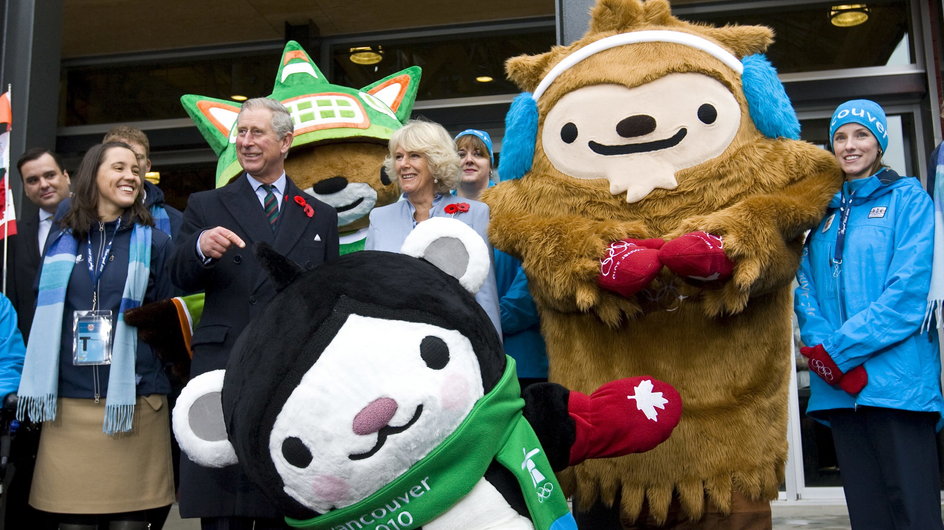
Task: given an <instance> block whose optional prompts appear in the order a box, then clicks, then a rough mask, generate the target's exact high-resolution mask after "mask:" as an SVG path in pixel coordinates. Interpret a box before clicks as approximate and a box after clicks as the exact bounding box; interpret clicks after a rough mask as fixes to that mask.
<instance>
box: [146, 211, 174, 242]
mask: <svg viewBox="0 0 944 530" xmlns="http://www.w3.org/2000/svg"><path fill="white" fill-rule="evenodd" d="M151 217H153V218H154V226H155V227H157V229H158V230H160V231H161V232H164V233H165V234H167V235H169V236H170V237H171V239H173V237H174V234H171V233H170V216H169V215H167V209H166V208H164V207H163V206H161V205H159V204H153V205H151Z"/></svg>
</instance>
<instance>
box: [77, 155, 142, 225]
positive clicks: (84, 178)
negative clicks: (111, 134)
mask: <svg viewBox="0 0 944 530" xmlns="http://www.w3.org/2000/svg"><path fill="white" fill-rule="evenodd" d="M109 149H127V150H129V151H131V153H132V154H134V150H133V149H131V146H130V145H128V144H126V143H124V142H107V143H104V144H96V145H93V146H92V148H91V149H89V150H88V152H87V153H85V157H83V158H82V163H81V164H79V169H78V170H77V171H76V172H75V175H73V176H72V203H71V205H70V208H69V212H68V213H66V215H65V216H64V217H63V218H62V226H64V227H66V228H70V229H72V233H73V234H75V236H76V237H78V238H84V237H85V236H86V235H87V234H88V232H89V230H90V229H91V228H92V226H93V225H94V224H95V223H98V222H99V218H98V181H97V177H98V170H99V168H101V166H102V162H103V161H104V160H105V153H107V152H108V150H109ZM138 178H140V179H141V188H140V191H139V193H138V198H137V199H136V200H135V201H134V204H132V205H131V206H130V207H128V208H126V209H125V211H124V213H122V214H121V223H122V224H123V225H124V224H126V223H127V224H128V225H131V224H135V223H137V224H142V225H146V226H154V219H153V218H152V217H151V212H150V211H149V210H148V209H147V207H146V206H144V176H143V175H139V177H138Z"/></svg>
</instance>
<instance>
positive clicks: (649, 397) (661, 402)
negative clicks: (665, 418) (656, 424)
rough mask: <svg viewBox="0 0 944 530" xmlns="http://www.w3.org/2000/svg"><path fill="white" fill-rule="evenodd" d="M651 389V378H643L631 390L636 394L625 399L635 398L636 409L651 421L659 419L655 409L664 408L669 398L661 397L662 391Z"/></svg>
mask: <svg viewBox="0 0 944 530" xmlns="http://www.w3.org/2000/svg"><path fill="white" fill-rule="evenodd" d="M652 389H653V386H652V380H650V379H645V380H643V381H641V382H640V383H639V384H638V385H636V386H635V387H633V391H635V393H636V394H635V395H629V396H626V399H635V400H636V409H637V410H641V411H642V413H643V414H645V415H646V418H648V419H650V420H652V421H659V413H658V412H657V411H656V409H657V408H659V409H663V410H664V409H665V404H666V403H668V402H669V400H668V399H665V398H664V397H662V392H653V391H652Z"/></svg>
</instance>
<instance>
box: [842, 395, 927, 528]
mask: <svg viewBox="0 0 944 530" xmlns="http://www.w3.org/2000/svg"><path fill="white" fill-rule="evenodd" d="M824 415H825V416H827V417H828V419H829V421H830V424H831V427H832V433H833V440H834V442H835V444H836V456H837V458H838V460H839V472H840V475H841V476H842V488H843V491H844V492H845V494H846V507H847V508H848V510H849V520H850V522H851V523H852V528H853V529H854V530H868V529H873V528H874V529H876V530H879V529H881V530H886V529H903V528H914V529H921V530H940V529H942V528H944V525H942V523H941V479H940V472H939V471H938V458H937V443H936V435H935V429H934V426H935V423H936V422H937V419H938V415H937V414H934V413H930V412H913V411H907V410H896V409H886V408H878V407H858V408H856V409H840V410H833V411H828V412H826V413H824Z"/></svg>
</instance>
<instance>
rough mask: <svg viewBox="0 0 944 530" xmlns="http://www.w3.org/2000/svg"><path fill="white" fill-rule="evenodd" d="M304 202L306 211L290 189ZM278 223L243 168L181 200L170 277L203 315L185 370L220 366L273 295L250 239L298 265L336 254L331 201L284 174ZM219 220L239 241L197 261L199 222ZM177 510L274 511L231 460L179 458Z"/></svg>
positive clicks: (198, 513) (194, 513)
mask: <svg viewBox="0 0 944 530" xmlns="http://www.w3.org/2000/svg"><path fill="white" fill-rule="evenodd" d="M296 196H298V197H302V198H303V199H304V200H305V201H306V202H307V203H308V204H309V205H310V206H311V207H312V208H314V215H313V216H312V217H308V216H307V215H306V214H305V212H304V208H303V207H302V206H301V205H299V204H297V203H296V201H295V197H296ZM284 197H285V198H284V201H283V202H282V205H281V211H282V213H281V215H280V217H279V221H278V229H277V230H276V231H275V232H274V233H273V231H272V227H271V226H270V225H269V221H268V220H267V219H266V217H265V213H264V212H263V209H262V205H261V204H260V203H259V199H258V198H257V197H256V193H255V191H253V189H252V186H250V184H249V182H248V180H247V179H246V177H245V175H243V176H240V177H239V178H237V179H235V180H234V181H233V182H231V183H229V184H227V185H226V186H224V187H222V188H219V189H215V190H210V191H204V192H199V193H195V194H193V195H191V196H190V199H189V200H188V202H187V209H186V210H185V211H184V224H183V227H181V231H180V235H179V236H178V237H175V238H174V240H175V251H174V257H173V258H172V260H171V280H172V281H173V282H174V283H175V284H176V285H177V286H178V287H179V288H180V289H183V290H184V291H186V292H194V291H201V290H202V291H205V292H206V301H205V302H204V308H203V316H202V317H201V318H200V323H199V324H198V325H197V328H196V329H195V330H194V333H193V339H192V341H191V346H192V349H193V362H192V364H191V369H190V373H191V375H192V376H196V375H199V374H202V373H204V372H207V371H210V370H216V369H221V368H225V367H226V361H227V359H228V358H229V352H230V350H231V349H232V347H233V343H234V342H235V341H236V337H237V336H238V335H239V333H240V332H241V331H242V330H243V329H244V328H245V327H246V325H247V324H248V323H249V321H250V320H251V319H252V318H253V317H255V316H256V315H258V314H259V313H260V312H261V311H263V310H264V308H265V305H266V303H267V302H268V301H269V300H271V299H272V297H273V296H275V293H276V291H275V285H274V283H273V282H272V281H271V280H270V278H269V275H268V273H267V272H266V271H264V270H263V269H262V267H261V265H260V264H259V262H258V261H257V260H256V257H255V254H254V253H253V243H256V242H259V241H265V242H267V243H269V244H271V245H272V246H273V248H274V249H275V250H276V251H278V252H279V253H281V254H282V255H284V256H286V257H288V258H289V259H291V260H293V261H294V262H295V263H297V264H298V265H300V266H301V267H303V268H305V269H312V268H314V267H316V266H317V265H319V264H321V263H323V262H325V261H328V260H332V259H334V258H336V257H337V256H338V216H337V213H336V212H335V210H334V208H332V207H331V206H328V205H327V204H325V203H323V202H321V201H319V200H317V199H315V198H314V197H311V196H310V195H307V194H305V193H303V192H302V191H301V190H299V189H298V187H297V186H295V185H294V184H293V183H292V181H291V179H289V180H288V182H287V185H286V188H285V195H284ZM215 226H224V227H226V228H228V229H230V230H232V231H233V232H235V233H236V234H237V235H239V237H240V238H242V239H243V241H245V242H246V247H245V248H239V247H236V246H233V247H231V248H230V249H229V250H228V251H227V252H226V254H224V255H223V257H222V258H221V259H219V260H213V261H212V262H211V263H209V264H206V265H204V264H203V263H202V261H201V260H200V258H199V255H198V254H197V250H196V246H197V239H198V238H199V236H200V233H201V232H203V231H204V230H207V229H210V228H213V227H215ZM180 513H181V515H182V516H184V517H228V516H242V517H273V518H277V517H280V512H279V511H278V510H277V509H276V508H275V507H274V506H272V505H271V504H270V503H269V501H268V500H267V499H266V497H265V496H264V495H263V494H262V492H261V490H259V489H258V488H257V487H256V486H255V485H254V484H252V483H251V482H250V481H249V480H248V478H246V477H245V475H243V474H242V473H241V472H240V471H239V469H238V466H230V467H226V468H223V469H219V470H216V469H214V470H211V469H208V468H201V467H199V466H197V465H196V464H194V463H193V462H191V461H190V460H189V459H187V458H182V459H181V480H180Z"/></svg>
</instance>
